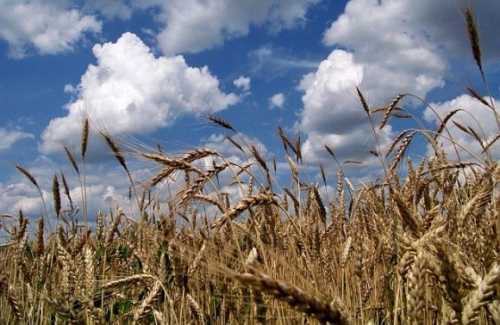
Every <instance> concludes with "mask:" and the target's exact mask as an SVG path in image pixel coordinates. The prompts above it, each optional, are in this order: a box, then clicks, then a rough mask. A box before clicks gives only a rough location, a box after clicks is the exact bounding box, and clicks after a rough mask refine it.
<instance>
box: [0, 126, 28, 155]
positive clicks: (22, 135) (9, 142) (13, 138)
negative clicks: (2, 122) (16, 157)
mask: <svg viewBox="0 0 500 325" xmlns="http://www.w3.org/2000/svg"><path fill="white" fill-rule="evenodd" d="M33 138H34V136H33V135H32V134H30V133H26V132H22V131H19V130H7V129H5V128H1V127H0V152H1V151H4V150H7V149H9V148H10V147H12V146H13V145H14V144H15V143H16V142H18V141H21V140H24V139H33Z"/></svg>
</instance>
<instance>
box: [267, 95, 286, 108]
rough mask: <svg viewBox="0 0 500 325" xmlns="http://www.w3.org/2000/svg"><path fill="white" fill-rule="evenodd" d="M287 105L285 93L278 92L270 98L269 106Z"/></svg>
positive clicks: (280, 106) (281, 106) (279, 106)
mask: <svg viewBox="0 0 500 325" xmlns="http://www.w3.org/2000/svg"><path fill="white" fill-rule="evenodd" d="M283 105H285V95H284V94H283V93H277V94H274V95H272V96H271V98H269V107H270V108H283Z"/></svg>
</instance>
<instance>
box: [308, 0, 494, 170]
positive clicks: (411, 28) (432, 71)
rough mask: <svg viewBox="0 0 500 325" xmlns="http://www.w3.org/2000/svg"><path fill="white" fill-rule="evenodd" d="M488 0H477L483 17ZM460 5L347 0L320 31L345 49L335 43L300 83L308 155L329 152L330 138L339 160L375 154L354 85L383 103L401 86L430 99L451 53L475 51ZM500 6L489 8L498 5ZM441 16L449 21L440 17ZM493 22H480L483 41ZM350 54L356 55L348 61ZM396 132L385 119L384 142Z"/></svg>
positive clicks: (313, 158)
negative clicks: (341, 51) (342, 9)
mask: <svg viewBox="0 0 500 325" xmlns="http://www.w3.org/2000/svg"><path fill="white" fill-rule="evenodd" d="M489 4H491V2H488V1H482V0H481V1H478V2H477V3H476V2H475V3H474V8H475V9H476V12H477V14H478V16H479V19H478V20H479V21H481V17H482V16H484V17H487V16H488V15H489V14H488V13H487V11H488V10H489V9H488V8H489V7H488V5H489ZM463 8H465V5H463V6H462V4H461V3H459V2H455V1H447V0H446V1H431V0H424V1H410V0H386V1H376V0H351V1H349V2H348V4H347V6H346V8H345V12H344V13H343V14H342V15H340V16H339V17H338V18H337V20H335V21H334V22H333V23H332V25H331V26H330V27H329V28H328V29H327V31H326V32H325V34H324V38H323V42H324V43H325V44H326V45H328V46H340V47H342V48H344V49H345V52H344V55H342V56H339V55H333V54H334V53H336V52H337V53H338V50H336V51H333V52H332V55H333V56H332V55H330V56H329V58H328V59H326V60H325V61H323V62H322V63H321V65H320V68H318V70H317V71H316V73H314V74H309V75H306V76H305V77H304V78H303V80H302V82H301V87H300V88H301V89H303V90H304V91H305V95H304V97H303V102H304V110H303V112H302V117H301V121H300V123H299V127H300V129H301V130H302V131H305V132H306V133H307V135H308V137H307V139H306V141H305V143H304V155H305V157H306V159H307V158H308V159H310V160H311V161H318V160H321V159H322V158H324V157H325V153H324V149H323V146H322V145H320V144H322V143H324V142H326V141H330V142H331V143H332V144H334V143H335V144H336V146H337V151H338V153H339V155H341V157H340V158H341V159H342V160H344V159H349V160H351V159H354V160H370V159H371V160H372V161H373V158H372V157H371V156H370V154H369V153H368V150H369V149H373V147H374V146H375V143H374V140H373V139H372V135H371V128H370V125H369V124H368V122H367V118H366V116H365V113H364V112H363V110H362V108H361V104H360V103H359V100H358V98H357V96H356V93H355V86H358V87H359V88H360V89H361V90H362V92H363V93H364V95H365V97H366V98H367V100H368V103H369V104H370V105H371V107H381V106H383V105H385V104H387V103H388V102H390V101H391V99H392V98H394V97H395V96H396V95H398V94H401V93H412V94H415V95H418V96H420V97H424V98H425V97H426V96H427V94H428V93H429V92H430V91H431V90H434V89H437V88H440V87H443V86H444V84H445V82H444V78H445V74H446V72H447V68H448V66H449V64H450V62H451V60H454V59H455V58H458V57H460V60H462V61H463V60H464V57H467V56H466V55H469V56H470V50H469V49H468V47H467V36H466V32H465V25H464V22H463V15H462V14H461V11H460V9H463ZM499 9H500V6H498V8H497V6H496V5H494V6H492V7H491V10H493V11H497V12H498V10H499ZM367 12H369V13H370V14H367ZM443 17H445V18H443ZM443 20H446V22H447V23H446V24H442V21H443ZM488 21H489V20H488V19H486V20H485V23H484V24H480V27H483V28H481V31H483V32H484V33H482V34H481V35H483V34H484V36H485V37H484V40H485V41H484V43H486V42H487V40H488V39H491V35H489V34H491V33H488V31H489V30H491V26H489V25H488ZM485 25H486V26H485ZM490 25H491V24H490ZM374 26H376V28H374ZM450 26H453V27H450ZM347 53H350V55H351V58H352V61H350V60H345V55H347ZM457 53H458V54H457ZM468 62H471V63H472V59H470V61H468ZM332 66H336V67H343V68H342V69H341V71H342V72H339V71H337V70H336V69H332V68H327V67H332ZM403 105H405V106H406V107H408V106H410V105H412V103H410V102H404V103H403ZM391 133H392V132H391V128H390V126H388V127H386V128H385V129H384V131H383V134H380V135H379V142H380V145H381V146H384V144H386V143H387V141H388V138H389V136H391ZM318 142H319V143H318ZM333 147H334V149H335V145H334V146H333Z"/></svg>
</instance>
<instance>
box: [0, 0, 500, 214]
mask: <svg viewBox="0 0 500 325" xmlns="http://www.w3.org/2000/svg"><path fill="white" fill-rule="evenodd" d="M467 4H468V1H465V0H463V1H462V0H444V1H439V2H438V1H433V0H423V1H418V2H416V1H411V0H387V1H384V0H381V1H377V0H350V1H325V0H286V1H285V0H283V1H278V0H259V1H232V0H207V1H201V0H184V1H181V0H171V1H161V0H145V1H126V0H103V1H94V0H82V1H70V0H53V1H49V0H31V1H28V0H2V1H0V104H1V108H0V117H1V119H0V121H1V122H0V213H3V212H11V211H13V210H17V209H21V208H22V209H24V210H26V211H28V212H32V213H37V211H38V210H37V209H40V206H39V202H38V201H37V199H36V193H35V192H34V191H33V189H32V188H30V186H29V185H28V184H27V183H26V182H25V180H24V179H22V178H21V177H20V176H19V175H18V174H17V173H16V171H15V165H16V164H17V163H19V164H22V165H23V166H26V167H27V168H28V169H30V170H31V171H33V173H34V174H35V175H36V176H37V177H39V178H40V179H41V183H42V184H45V185H49V184H50V179H51V176H52V175H53V173H54V172H56V171H58V170H64V171H65V172H67V173H68V174H69V173H70V170H68V169H67V163H65V157H64V155H62V154H61V149H62V146H63V145H68V146H69V147H71V148H74V150H75V151H77V149H78V142H79V136H80V135H79V130H80V126H81V117H82V116H83V115H82V113H84V114H88V116H89V118H90V120H91V124H92V126H93V128H94V130H96V129H101V130H106V131H109V132H110V133H111V134H112V135H113V136H116V137H117V138H118V139H120V140H121V141H123V142H125V143H141V144H144V145H148V146H155V145H156V143H161V144H162V146H164V147H165V148H166V150H167V151H168V152H173V153H175V152H180V151H183V150H189V149H191V148H194V147H196V146H200V145H201V146H212V147H214V148H217V149H220V150H221V151H224V152H228V153H229V154H234V152H233V151H232V149H231V148H230V145H229V144H228V143H227V142H224V141H223V139H222V138H221V134H224V132H223V131H222V130H220V129H218V128H215V127H213V126H212V125H210V124H209V123H208V122H207V120H206V118H205V117H206V116H207V115H208V114H212V113H216V114H217V115H219V116H222V117H223V118H224V119H227V120H228V121H230V122H231V123H232V124H234V126H235V127H236V128H237V129H238V131H240V133H241V134H240V135H239V137H240V138H241V139H246V140H245V141H248V142H251V143H257V144H258V145H259V146H260V147H261V148H262V150H263V151H264V152H265V154H266V156H267V157H268V158H269V159H271V158H272V157H273V156H277V157H278V161H279V162H283V163H284V160H283V158H282V157H283V156H282V150H281V144H280V143H279V139H278V138H277V137H276V128H277V127H278V126H282V127H283V128H284V129H285V130H286V131H287V132H288V133H289V134H290V135H292V136H296V135H297V134H299V133H300V134H301V137H302V139H303V140H304V143H303V147H302V149H303V152H304V156H305V161H304V163H305V167H304V169H305V170H309V171H310V173H309V176H310V177H311V179H313V180H314V179H315V175H316V171H317V169H316V167H317V166H318V165H319V164H323V165H325V166H326V168H327V170H328V171H329V173H330V174H331V175H334V173H335V166H334V165H332V163H331V159H330V158H329V157H328V154H327V153H326V152H325V150H324V149H323V148H324V145H325V144H327V145H329V146H331V147H332V148H334V149H335V151H336V152H337V154H338V156H339V158H341V160H359V161H362V162H363V165H361V166H358V167H356V168H354V169H351V170H350V173H351V175H352V177H353V178H356V179H363V177H365V176H366V175H368V174H370V173H373V172H374V171H375V170H377V168H378V167H377V166H378V165H377V164H378V162H377V159H375V158H374V157H373V156H371V155H370V154H369V153H368V151H369V150H370V149H373V148H374V146H375V143H374V141H373V138H372V137H371V131H370V128H369V124H368V122H367V120H366V117H365V116H364V115H363V114H364V113H363V111H362V109H361V107H360V105H359V102H358V100H357V98H356V97H355V93H354V89H355V87H356V86H358V87H359V88H360V89H362V91H363V92H364V93H365V95H366V97H367V98H368V100H369V103H370V104H371V105H372V106H373V107H381V106H383V105H385V104H387V103H388V102H390V101H391V99H392V98H393V97H394V96H396V95H397V94H399V93H407V92H409V93H413V94H416V95H418V96H420V97H423V98H426V100H427V101H428V102H431V103H433V107H434V108H435V109H436V111H437V112H438V113H439V115H440V116H444V115H446V113H447V112H449V111H450V110H452V109H454V108H456V107H460V108H462V107H463V108H464V110H465V112H463V114H457V117H456V119H457V121H460V122H461V123H469V124H470V125H471V126H474V127H475V128H478V129H481V132H482V134H483V135H484V137H485V138H486V139H490V138H492V137H493V136H494V135H495V134H497V133H498V129H497V128H496V125H495V124H494V120H493V119H492V115H491V114H490V113H491V112H487V110H485V109H484V108H482V107H481V105H480V104H479V103H478V102H477V101H476V100H474V99H472V98H470V97H468V96H467V95H465V87H466V86H473V87H475V88H477V89H478V91H480V93H482V94H485V91H486V90H485V88H484V86H483V85H482V83H481V80H480V78H479V75H478V73H477V71H476V69H475V66H474V64H473V60H472V57H471V54H470V50H469V48H468V44H467V38H466V33H465V26H464V23H463V14H462V11H463V9H464V8H466V5H467ZM474 11H475V13H476V16H477V19H478V22H479V26H480V31H481V42H482V45H483V49H484V61H485V67H486V69H485V70H486V72H487V78H488V82H489V85H490V90H491V94H492V96H493V97H495V98H496V97H498V89H499V84H500V78H499V77H498V73H497V70H498V68H497V67H498V59H499V58H500V42H499V41H498V39H497V38H496V30H495V29H496V26H495V24H496V21H497V20H498V18H500V4H499V3H498V2H497V1H493V0H478V1H475V2H474ZM367 13H368V14H367ZM204 67H206V68H204ZM238 79H239V82H235V81H236V80H238ZM402 103H403V105H404V107H405V108H407V109H408V110H409V111H411V113H412V114H414V115H415V116H417V117H418V118H420V119H421V120H422V121H423V123H424V124H425V126H427V127H436V125H437V124H438V119H437V118H436V117H435V115H433V113H432V112H431V111H430V109H429V108H427V107H425V106H422V105H420V104H419V103H417V102H416V101H414V100H413V101H412V100H404V101H403V102H402ZM403 127H415V122H414V121H397V120H396V121H391V123H390V125H389V126H388V127H386V128H384V130H382V131H380V132H379V145H380V147H381V150H382V148H384V146H385V147H386V146H387V144H388V143H389V142H390V139H391V138H394V136H395V135H397V133H398V130H399V129H401V128H403ZM450 132H451V133H452V134H453V135H454V136H455V137H456V138H457V139H458V140H459V141H461V143H462V144H463V147H464V148H465V149H467V150H468V151H470V152H472V153H474V152H477V151H478V148H477V145H476V144H475V143H474V142H473V141H471V139H469V138H467V136H466V135H464V134H462V133H460V131H458V130H455V129H450ZM441 144H442V146H443V148H444V149H445V150H447V151H448V152H452V146H451V145H450V143H449V141H446V139H442V140H441ZM91 146H92V148H93V149H92V150H91V152H90V155H91V157H90V158H89V159H90V161H89V166H90V168H89V170H91V171H92V172H89V179H90V180H89V183H90V186H91V189H90V190H91V192H92V193H93V194H92V195H94V196H95V205H96V206H105V205H106V202H108V201H106V200H104V201H106V202H102V201H103V200H102V198H103V197H104V198H110V200H111V201H113V200H114V199H116V201H120V200H121V199H123V197H124V196H125V194H124V191H126V183H123V182H121V181H117V180H116V178H117V177H115V178H113V177H112V176H113V175H121V174H120V171H117V170H116V166H115V164H114V162H112V161H110V159H109V157H110V155H109V153H107V151H105V150H104V147H103V146H102V144H100V143H99V140H97V139H92V140H91ZM492 150H493V153H494V155H495V157H498V156H500V155H499V153H500V148H498V145H495V146H493V149H492ZM427 153H428V148H427V146H426V145H425V144H424V143H423V142H418V141H417V142H416V143H415V144H414V146H413V147H412V150H411V152H410V154H411V155H413V156H414V157H415V159H416V160H418V159H420V158H421V157H422V156H424V155H427ZM464 155H465V156H466V157H467V156H470V155H469V154H468V153H464ZM330 166H331V167H330ZM137 174H138V175H143V176H144V175H147V172H145V171H144V170H141V169H140V168H139V169H138V171H137ZM107 176H109V177H107ZM122 176H123V175H121V177H120V179H123V177H122ZM75 183H76V181H75ZM74 185H75V186H77V185H76V184H74ZM124 189H125V190H124ZM46 190H47V191H49V187H47V189H46ZM92 195H91V196H92Z"/></svg>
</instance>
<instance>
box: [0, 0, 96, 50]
mask: <svg viewBox="0 0 500 325" xmlns="http://www.w3.org/2000/svg"><path fill="white" fill-rule="evenodd" d="M100 31H101V23H100V22H99V21H98V20H97V19H96V18H95V17H94V16H91V15H83V14H82V13H81V12H80V11H79V10H77V9H73V7H72V6H71V3H69V2H68V1H64V0H56V1H48V0H32V1H27V0H4V1H2V2H1V3H0V39H3V40H5V41H6V42H7V43H8V44H9V54H10V56H12V57H17V58H20V57H23V56H25V55H26V54H27V53H28V51H29V49H30V48H32V47H33V48H34V49H36V51H37V52H39V53H40V54H55V53H60V52H65V51H69V50H71V49H73V47H74V46H75V45H76V43H77V42H78V41H80V40H81V39H82V38H83V36H84V35H85V33H98V32H100Z"/></svg>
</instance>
